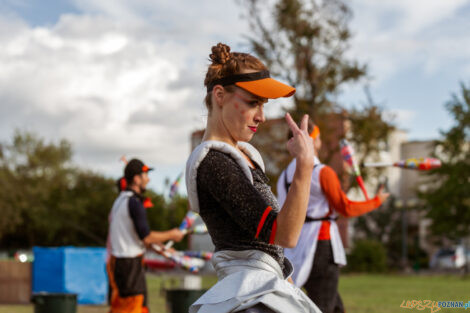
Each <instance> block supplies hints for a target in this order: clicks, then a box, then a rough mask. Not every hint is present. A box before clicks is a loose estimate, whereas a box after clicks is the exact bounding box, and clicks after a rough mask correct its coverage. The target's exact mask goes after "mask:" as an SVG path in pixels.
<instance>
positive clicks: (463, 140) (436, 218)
mask: <svg viewBox="0 0 470 313" xmlns="http://www.w3.org/2000/svg"><path fill="white" fill-rule="evenodd" d="M445 106H446V108H447V110H448V112H449V113H450V114H451V115H452V117H453V118H454V125H453V126H452V127H451V128H450V129H449V130H447V131H441V135H442V136H443V138H442V139H441V140H437V141H435V153H434V155H435V156H436V157H439V158H440V159H441V160H442V161H443V162H442V167H441V168H439V169H436V170H434V171H432V172H431V173H430V175H431V182H430V183H429V185H428V190H427V191H426V192H423V193H421V194H420V196H421V197H422V199H423V200H424V202H425V207H426V209H427V216H428V217H429V218H431V220H432V221H433V223H432V226H431V229H432V231H433V233H434V234H436V235H444V236H446V237H447V238H450V239H458V238H463V237H465V236H469V235H470V192H469V191H470V86H465V85H464V84H463V83H462V84H461V94H460V96H458V95H456V94H453V95H452V98H451V100H450V101H448V102H447V103H446V105H445Z"/></svg>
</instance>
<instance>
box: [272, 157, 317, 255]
mask: <svg viewBox="0 0 470 313" xmlns="http://www.w3.org/2000/svg"><path fill="white" fill-rule="evenodd" d="M306 163H307V164H301V163H297V167H296V169H295V173H294V178H293V180H292V184H291V185H290V188H289V192H288V193H287V197H286V201H285V202H284V205H283V207H282V210H281V212H280V213H279V215H278V217H277V230H276V237H275V240H274V243H275V244H277V245H280V246H282V247H285V248H292V247H295V245H296V244H297V241H298V239H299V236H300V231H301V230H302V226H303V224H304V222H305V215H306V211H307V205H308V199H309V194H310V182H311V177H312V170H313V163H308V162H306Z"/></svg>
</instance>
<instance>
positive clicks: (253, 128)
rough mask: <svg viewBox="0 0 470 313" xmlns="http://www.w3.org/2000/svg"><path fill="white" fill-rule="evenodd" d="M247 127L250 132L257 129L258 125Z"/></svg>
mask: <svg viewBox="0 0 470 313" xmlns="http://www.w3.org/2000/svg"><path fill="white" fill-rule="evenodd" d="M248 128H249V129H251V131H252V132H254V133H256V130H257V129H258V127H255V126H248Z"/></svg>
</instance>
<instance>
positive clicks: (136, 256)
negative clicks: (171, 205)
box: [107, 159, 183, 313]
mask: <svg viewBox="0 0 470 313" xmlns="http://www.w3.org/2000/svg"><path fill="white" fill-rule="evenodd" d="M151 170H152V168H149V167H148V166H147V165H145V164H144V163H143V162H142V161H140V160H138V159H132V160H130V161H129V162H128V163H127V165H126V167H125V169H124V177H123V179H121V180H120V181H119V189H120V193H119V196H118V197H117V199H116V200H115V201H114V204H113V207H112V209H111V212H110V214H109V231H108V244H107V249H108V258H109V259H108V262H107V271H108V276H109V282H110V286H111V295H110V313H147V312H149V310H148V307H147V285H146V281H145V270H144V266H143V255H144V252H145V248H146V246H149V245H151V244H162V243H163V242H165V241H168V240H174V241H181V239H182V238H183V233H182V232H181V231H180V230H179V229H178V228H173V229H171V230H168V231H151V230H150V228H149V225H148V221H147V213H146V211H145V208H144V197H143V193H144V192H145V190H146V186H147V184H148V183H149V181H150V179H149V176H148V172H149V171H151Z"/></svg>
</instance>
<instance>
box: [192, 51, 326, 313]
mask: <svg viewBox="0 0 470 313" xmlns="http://www.w3.org/2000/svg"><path fill="white" fill-rule="evenodd" d="M210 60H211V61H212V63H211V64H210V65H209V68H208V70H207V73H206V78H205V81H204V85H205V86H206V88H207V95H206V99H205V103H206V106H207V108H208V111H209V114H208V118H207V127H206V130H205V133H204V137H203V139H202V143H201V144H200V145H199V146H197V147H196V148H195V149H194V151H193V152H192V153H191V155H190V157H189V159H188V161H187V164H186V175H185V176H186V187H187V190H188V200H189V202H190V207H191V209H192V210H193V211H196V212H198V213H199V214H200V216H201V217H202V219H203V220H204V222H205V224H206V226H207V229H208V232H209V234H210V236H211V238H212V241H213V243H214V245H215V253H214V255H213V257H212V260H211V262H212V265H213V266H214V269H215V271H216V273H217V276H218V278H219V282H218V283H217V284H216V285H214V286H213V287H212V288H211V289H209V290H208V291H207V292H206V293H205V294H204V295H202V296H201V297H200V298H199V299H198V300H197V301H196V302H195V303H193V305H192V306H191V308H190V310H189V312H191V313H195V312H206V313H224V312H245V313H248V312H249V313H268V312H279V313H281V312H286V313H290V312H320V311H319V310H318V308H317V307H316V306H315V304H314V303H313V302H312V301H311V300H310V299H309V298H308V297H307V296H306V295H305V294H304V293H303V292H302V291H301V290H300V289H298V288H297V287H295V286H294V285H292V284H291V283H290V282H289V281H288V279H289V277H290V275H291V274H292V265H291V264H290V262H289V261H288V260H287V259H286V258H285V257H284V253H283V247H293V246H295V244H296V243H297V239H298V236H299V234H300V230H301V228H302V225H303V222H304V219H305V212H306V208H307V203H308V192H309V190H310V186H309V184H310V176H311V171H312V169H313V145H312V142H311V139H310V137H309V135H308V132H307V120H308V116H305V117H304V122H303V123H302V126H301V127H300V128H299V127H298V126H297V124H296V123H295V122H294V121H293V120H292V118H291V117H290V115H287V116H286V121H287V123H288V125H289V127H291V128H292V131H293V132H294V138H293V139H292V140H291V141H289V143H288V147H289V151H290V152H291V153H292V154H293V155H294V156H295V157H296V158H297V159H298V160H299V162H298V163H297V167H298V171H296V175H295V177H294V180H293V184H292V188H291V191H290V194H289V195H288V197H287V198H288V201H286V204H285V205H284V208H283V210H282V211H281V213H279V212H280V207H279V205H278V203H277V199H276V197H275V196H274V194H273V193H272V191H271V188H270V186H269V185H268V179H267V177H266V175H265V173H264V163H263V159H262V158H261V155H260V154H259V152H258V151H257V150H256V149H255V148H254V147H253V146H251V145H250V144H249V143H248V141H250V140H251V138H252V137H253V136H254V134H255V133H256V131H257V130H258V127H260V126H261V124H262V123H263V122H264V121H265V117H264V105H265V103H266V102H267V101H268V99H276V98H279V97H289V96H291V95H293V94H294V92H295V88H293V87H291V86H288V85H285V84H283V83H281V82H279V81H277V80H275V79H273V78H271V77H270V74H269V71H268V70H267V68H266V67H265V65H264V64H263V63H262V62H261V61H259V60H258V59H257V58H255V57H254V56H252V55H250V54H247V53H241V52H230V47H229V46H227V45H225V44H221V43H219V44H218V45H217V46H213V47H212V53H211V54H210Z"/></svg>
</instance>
